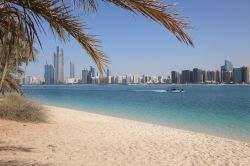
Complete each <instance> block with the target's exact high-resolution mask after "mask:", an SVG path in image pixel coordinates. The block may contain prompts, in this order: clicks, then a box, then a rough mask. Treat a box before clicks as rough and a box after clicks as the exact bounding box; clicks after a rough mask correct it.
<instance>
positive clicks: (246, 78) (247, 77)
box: [242, 67, 250, 84]
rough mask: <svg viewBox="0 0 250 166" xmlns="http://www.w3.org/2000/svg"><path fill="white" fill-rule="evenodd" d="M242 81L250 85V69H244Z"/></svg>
mask: <svg viewBox="0 0 250 166" xmlns="http://www.w3.org/2000/svg"><path fill="white" fill-rule="evenodd" d="M242 81H243V82H244V83H247V84H250V67H242Z"/></svg>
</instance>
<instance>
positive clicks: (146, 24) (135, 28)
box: [26, 0, 250, 77]
mask: <svg viewBox="0 0 250 166" xmlns="http://www.w3.org/2000/svg"><path fill="white" fill-rule="evenodd" d="M171 2H173V1H170V2H169V3H171ZM177 2H178V4H177V5H176V8H177V9H179V10H180V12H181V14H182V15H183V16H189V17H190V18H189V19H188V20H189V21H190V22H191V24H192V25H193V26H194V29H193V30H192V31H190V35H191V36H192V38H193V40H194V43H195V48H191V47H187V46H186V45H184V44H181V43H179V42H178V41H177V40H176V39H175V38H174V37H173V36H172V35H171V34H170V33H169V32H167V31H165V30H164V29H163V28H162V27H161V26H160V25H158V24H156V23H152V22H151V21H149V20H147V19H145V18H144V17H142V16H140V15H138V16H136V18H135V17H134V15H133V14H130V13H126V12H123V11H122V10H120V9H116V8H108V7H107V6H104V5H103V4H100V10H102V12H100V13H99V14H96V15H93V16H86V17H84V20H86V21H87V22H88V23H90V24H89V27H90V29H89V30H88V31H87V32H89V33H92V34H96V35H98V36H99V39H101V40H102V43H101V45H102V46H103V47H101V49H102V50H103V51H105V52H106V53H107V55H108V56H109V60H110V61H111V64H109V68H110V69H111V70H112V72H113V73H114V74H119V73H133V72H135V71H136V72H138V73H139V74H143V73H148V74H151V75H155V74H161V75H167V74H169V73H170V72H171V70H182V69H184V68H186V69H189V68H192V67H194V66H196V67H198V68H205V69H211V70H214V69H217V67H218V66H220V64H221V62H222V61H224V59H229V60H231V61H233V62H234V66H238V67H240V66H241V65H242V64H244V65H246V66H249V65H250V47H249V43H250V33H249V29H250V21H249V19H247V16H248V15H250V10H249V6H250V1H248V0H242V1H241V2H240V3H239V2H238V1H232V0H230V1H228V0H221V1H216V0H211V1H194V0H190V1H185V0H178V1H177ZM173 3H175V2H173ZM211 8H212V9H213V12H211ZM232 11H234V12H232ZM111 16H112V20H110V17H111ZM239 18H241V19H239ZM113 24H116V26H115V28H113ZM45 30H46V29H45ZM132 38H133V40H131V39H132ZM41 42H42V43H44V49H43V50H39V51H38V61H37V63H36V64H35V65H31V66H29V67H28V68H27V70H26V71H27V75H34V76H37V77H41V76H43V72H42V71H43V68H44V64H45V62H46V61H48V62H51V61H52V60H53V52H54V50H55V47H56V46H57V45H59V46H60V47H61V48H63V49H64V54H65V57H64V58H65V62H66V61H67V62H68V61H73V62H74V63H75V69H76V73H75V74H76V76H77V77H80V76H81V69H82V68H84V67H86V66H94V67H95V65H94V63H93V61H92V59H91V58H89V57H88V56H87V54H86V53H85V52H84V51H83V50H82V49H81V47H80V46H79V45H77V44H76V42H75V41H74V40H72V39H70V42H69V43H68V45H65V44H63V43H60V42H58V41H57V40H56V39H55V37H53V35H51V34H48V35H47V36H45V37H42V38H41ZM65 65H68V64H65ZM95 68H96V67H95ZM68 71H69V68H68V67H65V73H68ZM67 76H68V75H67Z"/></svg>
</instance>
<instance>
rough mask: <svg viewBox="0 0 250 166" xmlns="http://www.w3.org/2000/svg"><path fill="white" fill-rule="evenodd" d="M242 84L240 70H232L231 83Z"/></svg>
mask: <svg viewBox="0 0 250 166" xmlns="http://www.w3.org/2000/svg"><path fill="white" fill-rule="evenodd" d="M242 82H243V72H242V68H233V83H236V84H239V83H242Z"/></svg>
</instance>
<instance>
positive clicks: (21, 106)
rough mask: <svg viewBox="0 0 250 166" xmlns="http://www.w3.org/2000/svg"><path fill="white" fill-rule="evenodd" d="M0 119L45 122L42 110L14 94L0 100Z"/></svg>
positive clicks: (35, 104)
mask: <svg viewBox="0 0 250 166" xmlns="http://www.w3.org/2000/svg"><path fill="white" fill-rule="evenodd" d="M0 118H1V119H8V120H15V121H21V122H45V121H46V114H45V111H44V108H43V107H42V106H41V105H39V104H37V103H34V102H31V101H28V100H27V99H26V98H25V97H24V96H21V95H19V94H16V93H11V94H8V95H7V96H6V97H4V98H1V99H0Z"/></svg>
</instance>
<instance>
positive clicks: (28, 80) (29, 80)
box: [23, 76, 44, 85]
mask: <svg viewBox="0 0 250 166" xmlns="http://www.w3.org/2000/svg"><path fill="white" fill-rule="evenodd" d="M43 82H44V80H43V79H41V78H36V77H32V76H26V77H24V80H23V84H24V85H40V84H42V83H43Z"/></svg>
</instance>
